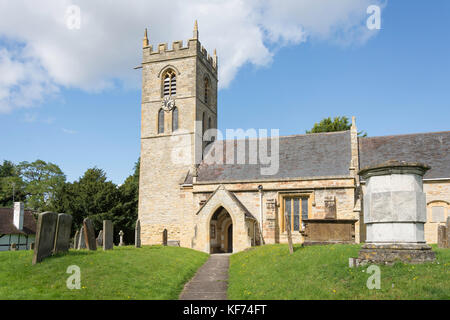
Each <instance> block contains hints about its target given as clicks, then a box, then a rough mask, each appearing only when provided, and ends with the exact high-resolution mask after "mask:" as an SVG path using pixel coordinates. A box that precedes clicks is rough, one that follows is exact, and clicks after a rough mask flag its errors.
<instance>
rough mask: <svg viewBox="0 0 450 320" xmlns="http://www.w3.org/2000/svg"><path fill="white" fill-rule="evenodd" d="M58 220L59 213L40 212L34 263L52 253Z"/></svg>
mask: <svg viewBox="0 0 450 320" xmlns="http://www.w3.org/2000/svg"><path fill="white" fill-rule="evenodd" d="M57 220H58V214H56V213H54V212H42V213H40V214H39V217H38V222H37V227H36V245H35V248H34V253H33V264H36V263H39V262H41V261H42V260H44V259H45V258H46V257H48V256H50V255H51V254H52V251H53V245H54V241H55V231H56V223H57Z"/></svg>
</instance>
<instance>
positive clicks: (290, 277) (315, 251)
mask: <svg viewBox="0 0 450 320" xmlns="http://www.w3.org/2000/svg"><path fill="white" fill-rule="evenodd" d="M359 248H360V246H359V245H329V246H311V247H304V248H302V247H300V246H298V247H296V248H295V252H294V254H293V255H289V250H288V247H287V245H267V246H263V247H259V248H255V249H253V250H249V251H244V252H240V253H237V254H234V255H232V256H231V260H230V271H229V272H230V279H229V287H228V298H229V299H255V300H259V299H275V300H280V299H450V249H437V248H436V246H433V250H434V251H435V252H436V256H437V261H436V262H435V263H428V264H422V265H407V264H401V263H397V264H395V265H394V266H381V289H379V290H376V289H373V290H369V289H368V288H367V286H366V282H367V280H368V278H369V277H370V276H371V274H368V273H367V268H368V266H365V267H359V268H349V267H348V258H349V257H356V256H357V254H358V251H359Z"/></svg>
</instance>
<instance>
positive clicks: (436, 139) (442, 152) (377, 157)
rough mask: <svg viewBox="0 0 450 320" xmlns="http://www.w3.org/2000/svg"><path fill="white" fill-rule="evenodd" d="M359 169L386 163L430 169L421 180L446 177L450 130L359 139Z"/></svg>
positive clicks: (449, 163) (449, 169) (449, 170)
mask: <svg viewBox="0 0 450 320" xmlns="http://www.w3.org/2000/svg"><path fill="white" fill-rule="evenodd" d="M359 157H360V168H361V169H362V168H365V167H368V166H373V165H377V164H380V163H383V162H386V161H389V160H398V161H407V162H420V163H424V164H426V165H428V166H430V167H431V170H429V171H428V172H427V173H426V174H425V176H424V178H425V179H440V178H441V179H442V178H450V131H446V132H432V133H419V134H406V135H396V136H384V137H370V138H359Z"/></svg>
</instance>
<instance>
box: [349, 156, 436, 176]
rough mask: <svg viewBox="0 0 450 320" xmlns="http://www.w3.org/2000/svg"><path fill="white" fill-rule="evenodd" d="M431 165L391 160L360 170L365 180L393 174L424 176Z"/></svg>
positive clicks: (359, 173)
mask: <svg viewBox="0 0 450 320" xmlns="http://www.w3.org/2000/svg"><path fill="white" fill-rule="evenodd" d="M430 169H431V167H429V166H427V165H426V164H423V163H420V162H406V161H397V160H389V161H387V162H383V163H381V164H377V165H374V166H369V167H365V168H363V169H361V170H360V171H359V172H358V175H360V176H361V177H362V178H363V179H364V180H367V179H368V178H370V177H374V176H386V175H392V174H416V175H420V176H423V175H425V173H426V172H427V171H428V170H430Z"/></svg>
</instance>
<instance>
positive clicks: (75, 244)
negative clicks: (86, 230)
mask: <svg viewBox="0 0 450 320" xmlns="http://www.w3.org/2000/svg"><path fill="white" fill-rule="evenodd" d="M79 242H80V231H79V230H77V231H76V232H75V236H74V237H73V248H74V249H78V243H79Z"/></svg>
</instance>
